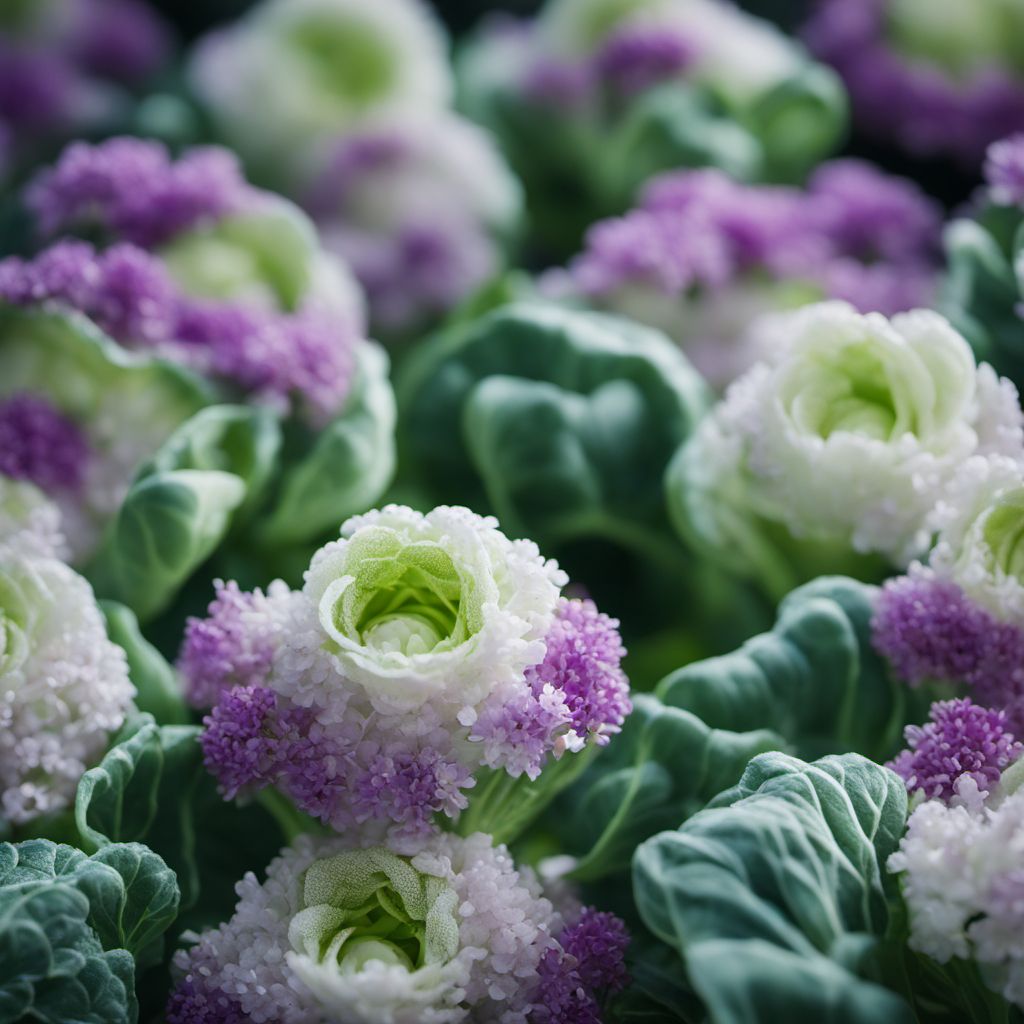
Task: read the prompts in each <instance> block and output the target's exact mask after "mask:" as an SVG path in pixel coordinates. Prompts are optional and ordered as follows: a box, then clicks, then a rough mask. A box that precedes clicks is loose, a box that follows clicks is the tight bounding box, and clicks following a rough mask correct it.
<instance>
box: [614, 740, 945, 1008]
mask: <svg viewBox="0 0 1024 1024" xmlns="http://www.w3.org/2000/svg"><path fill="white" fill-rule="evenodd" d="M906 815H907V794H906V789H905V787H904V784H903V782H902V780H901V779H900V778H899V777H898V776H896V775H895V774H894V773H892V772H891V771H889V770H888V769H887V768H884V767H882V766H880V765H878V764H874V763H873V762H871V761H868V760H866V759H865V758H863V757H860V756H859V755H856V754H846V755H842V756H829V757H825V758H822V759H820V760H819V761H816V762H814V763H813V764H807V763H805V762H803V761H800V760H798V759H796V758H793V757H790V756H788V755H786V754H782V753H768V754H763V755H761V756H759V757H757V758H755V759H754V760H753V761H752V762H751V763H750V765H749V766H748V768H747V770H746V771H745V772H744V774H743V777H742V779H741V780H740V782H739V783H738V784H737V785H736V786H735V787H734V788H732V789H730V790H728V791H726V792H725V793H723V794H721V796H719V797H717V798H716V799H715V800H713V801H712V802H711V804H710V805H709V807H708V808H707V809H705V810H703V811H701V812H700V813H698V814H696V815H694V816H693V817H692V818H690V819H689V820H688V821H686V822H685V823H684V824H683V825H682V826H681V827H680V828H679V829H678V830H677V831H674V832H664V833H662V834H661V835H658V836H655V837H654V838H652V839H649V840H647V841H646V842H645V843H643V844H642V845H641V846H640V847H639V849H638V850H637V853H636V856H635V858H634V861H633V891H634V896H635V898H636V905H637V909H638V911H639V913H640V916H641V918H642V919H643V921H644V924H645V925H646V927H647V928H648V929H649V930H650V931H651V932H652V933H653V934H654V935H655V936H657V938H658V939H660V940H661V941H662V942H664V943H665V944H666V945H667V946H668V947H669V948H670V949H671V950H672V951H673V952H674V954H675V956H676V958H677V959H676V975H677V976H678V975H683V974H685V978H686V979H687V981H688V982H689V985H690V987H691V988H692V989H693V991H694V992H695V993H696V994H697V995H698V996H699V998H700V1000H701V1001H702V1003H703V1005H704V1007H705V1008H706V1014H707V1016H706V1018H704V1019H707V1020H709V1021H711V1022H713V1024H740V1022H742V1024H752V1022H754V1024H756V1022H762V1021H763V1022H765V1024H767V1022H769V1021H772V1022H774V1021H779V1020H792V1021H796V1020H815V1021H835V1022H837V1024H838V1022H842V1024H874V1022H877V1021H882V1020H884V1021H887V1022H892V1024H903V1022H907V1024H909V1022H910V1021H913V1020H917V1019H921V1018H919V1017H916V1016H915V1015H914V1013H912V1011H911V1008H910V1005H909V1004H908V1002H907V1001H906V1000H904V999H903V998H902V997H901V996H900V995H898V994H897V993H896V992H894V991H891V990H890V988H888V987H886V984H885V983H886V982H887V981H889V980H895V979H889V978H887V977H886V971H887V969H888V968H889V964H888V963H887V959H888V954H889V948H888V945H887V941H886V940H887V933H888V932H889V930H890V927H891V926H893V925H896V926H898V920H899V914H898V913H897V914H895V915H893V914H892V913H891V911H890V905H889V904H890V900H892V899H894V898H895V887H894V882H893V880H892V879H891V878H890V877H889V876H887V874H886V868H885V864H886V861H887V859H888V857H889V855H890V854H891V853H892V852H894V850H895V849H896V847H897V845H898V843H899V840H900V837H901V835H902V833H903V829H904V825H905V821H906ZM659 991H660V989H659V988H658V987H657V986H650V987H649V988H648V993H647V994H648V995H649V996H650V997H652V998H653V999H654V1001H655V1002H658V1001H659V1000H658V996H659ZM939 1019H942V1018H939Z"/></svg>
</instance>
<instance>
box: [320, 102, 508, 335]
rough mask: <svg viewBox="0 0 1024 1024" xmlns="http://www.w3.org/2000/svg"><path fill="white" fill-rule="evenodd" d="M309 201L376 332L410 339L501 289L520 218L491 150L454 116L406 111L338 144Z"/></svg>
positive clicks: (360, 128)
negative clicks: (479, 294) (492, 286)
mask: <svg viewBox="0 0 1024 1024" xmlns="http://www.w3.org/2000/svg"><path fill="white" fill-rule="evenodd" d="M311 178H312V180H311V181H310V183H309V184H308V186H306V187H305V188H304V189H303V190H302V191H304V192H305V205H306V207H307V209H309V211H310V213H311V214H312V215H313V217H314V218H315V220H316V222H317V225H318V227H319V229H320V232H321V236H322V238H323V241H324V244H325V246H326V247H327V248H329V249H331V250H332V251H334V252H336V253H338V254H339V255H340V256H341V257H342V258H343V259H345V260H346V261H347V263H348V264H349V265H350V266H351V267H352V270H353V273H354V274H355V275H356V276H357V278H358V279H359V282H360V284H361V285H362V286H363V288H364V290H365V292H366V299H367V306H368V308H369V313H370V319H371V324H372V325H373V327H374V329H376V330H378V331H382V332H385V334H386V335H387V336H389V337H396V336H397V337H408V336H409V334H410V332H411V331H414V330H416V329H418V328H421V327H422V326H423V325H424V324H430V323H431V321H433V320H434V319H436V318H437V317H438V316H439V315H441V314H443V313H445V312H447V311H448V310H449V309H451V308H452V307H454V306H456V305H457V304H458V303H459V302H461V301H462V300H463V299H465V298H466V297H467V296H468V295H470V294H471V293H472V292H474V291H475V290H476V289H477V288H479V287H481V286H482V285H483V284H484V283H485V282H487V281H488V280H490V279H491V278H492V277H494V276H495V275H496V274H497V273H498V272H499V271H500V270H501V269H502V268H503V266H504V250H505V248H506V247H507V246H508V245H509V243H510V242H511V241H512V238H513V236H514V234H515V231H516V228H517V226H518V222H519V219H520V216H521V212H522V211H521V207H522V195H521V190H520V188H519V184H518V182H517V181H516V180H515V178H514V177H513V176H512V175H511V173H510V172H509V170H508V168H507V167H506V166H505V164H504V162H503V160H502V158H501V156H500V154H499V153H498V150H497V147H496V146H495V144H494V142H493V140H492V139H491V138H490V137H489V136H488V135H487V134H486V132H484V131H483V130H482V129H480V128H478V127H477V126H476V125H474V124H473V123H472V122H469V121H466V120H464V119H462V118H459V117H457V116H455V115H454V114H450V113H436V114H426V113H424V112H423V111H420V110H412V111H409V110H404V109H403V110H399V111H395V112H392V113H389V114H382V115H378V116H377V117H375V118H374V119H372V120H371V121H369V122H362V123H360V124H359V125H357V126H355V127H353V128H352V129H351V130H350V131H348V132H346V133H344V134H342V135H340V136H339V137H338V139H337V140H336V141H335V142H334V143H332V144H331V145H330V146H329V147H328V152H327V153H326V155H325V156H323V157H322V158H321V159H320V160H319V161H318V166H317V167H316V169H315V172H313V173H312V174H311Z"/></svg>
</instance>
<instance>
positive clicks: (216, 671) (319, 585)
mask: <svg viewBox="0 0 1024 1024" xmlns="http://www.w3.org/2000/svg"><path fill="white" fill-rule="evenodd" d="M371 552H375V554H373V555H370V553H371ZM484 553H486V557H481V556H483V555H484ZM364 558H366V559H367V560H365V561H364ZM389 563H390V565H391V566H392V567H393V572H394V580H395V584H394V587H390V586H388V585H387V584H386V580H387V579H388V573H386V572H385V571H384V566H386V565H388V564H389ZM420 565H422V568H420ZM428 566H429V567H430V570H429V572H426V571H425V570H426V569H427V567H428ZM364 573H368V574H369V575H366V576H365V580H366V584H367V588H368V589H367V590H366V592H365V593H363V594H361V595H358V594H357V593H356V591H357V590H358V589H359V588H360V586H361V584H362V579H363V574H364ZM445 574H450V579H448V578H446V576H445ZM403 580H408V581H411V582H409V583H408V584H406V583H401V582H400V581H403ZM471 580H472V581H473V582H472V583H471V582H470V581H471ZM343 581H347V582H343ZM375 581H376V582H375ZM382 581H384V582H382ZM564 582H565V577H564V574H562V573H561V572H560V571H559V570H557V568H556V567H555V566H554V564H553V563H546V562H544V560H543V559H541V558H540V556H539V554H538V553H537V550H536V547H535V546H533V545H531V544H528V543H527V542H522V541H519V542H511V541H508V540H507V539H506V538H505V537H504V536H503V535H502V534H501V533H500V532H499V531H498V530H497V528H496V524H495V523H494V521H493V520H487V519H482V518H481V517H478V516H475V515H473V514H472V513H470V512H468V511H467V510H465V509H445V508H441V509H435V510H434V511H433V512H431V513H430V514H429V515H427V516H421V515H419V514H418V513H413V512H412V511H411V510H409V509H401V508H396V507H390V508H388V509H385V510H384V511H383V512H380V513H372V514H370V515H368V516H364V517H358V518H357V519H356V520H353V521H352V522H350V523H349V524H346V526H345V527H344V528H343V540H342V541H340V542H336V543H335V544H332V545H328V546H327V547H326V548H324V549H323V550H322V551H321V552H320V553H319V554H318V555H316V556H315V557H314V559H313V563H312V565H311V568H310V570H309V572H308V573H307V576H306V586H305V588H304V590H302V591H295V592H293V591H290V590H289V589H288V588H287V587H285V586H284V585H283V584H281V583H277V584H274V585H273V586H272V587H271V588H270V590H269V591H268V592H267V594H266V595H264V594H262V593H260V592H254V593H251V594H246V593H242V592H240V591H239V590H238V589H237V587H235V586H234V585H231V584H228V585H223V584H219V585H218V594H217V597H216V599H215V600H214V602H213V603H212V604H211V605H210V609H209V612H210V614H209V617H208V618H206V619H193V620H191V621H190V623H189V624H188V627H187V631H186V637H185V642H184V645H183V648H182V653H181V656H180V658H179V667H180V668H181V670H182V674H183V677H184V679H185V681H186V685H187V687H188V693H189V697H190V700H191V701H192V702H193V703H194V704H196V705H197V706H204V707H210V706H211V705H212V711H211V712H210V714H209V715H208V716H207V718H206V720H205V730H204V733H203V737H202V743H203V749H204V753H205V757H206V763H207V765H208V767H209V768H210V770H211V771H212V772H213V773H214V774H215V775H216V776H217V778H218V779H219V780H220V783H221V786H222V789H223V790H224V792H225V794H226V795H227V796H234V795H235V794H237V793H239V792H244V791H251V790H254V789H259V788H262V787H263V786H267V785H274V786H276V787H278V788H279V789H280V790H282V791H283V792H285V793H286V794H288V795H289V796H290V797H291V798H292V799H293V800H294V802H295V803H296V804H297V805H298V806H299V807H300V808H301V809H303V810H304V811H306V812H307V813H310V814H312V815H314V816H316V817H318V818H320V819H321V820H322V821H324V822H325V823H327V824H329V825H330V826H331V827H333V828H335V829H338V830H344V829H351V828H355V827H357V826H358V827H359V828H360V829H361V830H362V834H363V835H364V836H365V838H366V841H367V842H375V841H379V840H380V838H381V837H382V836H384V835H387V836H389V837H390V838H391V839H393V840H395V841H398V842H406V843H408V842H412V841H415V840H416V839H417V838H418V837H420V836H422V835H423V834H425V833H426V832H428V831H429V830H430V828H431V826H432V820H433V818H434V816H435V815H437V814H442V815H446V816H449V817H453V818H454V817H457V816H458V814H459V812H460V811H461V810H463V809H464V808H465V806H466V803H467V798H466V794H465V792H464V791H465V790H468V789H469V788H471V787H472V786H473V784H474V777H475V774H476V773H477V772H478V771H479V770H480V769H481V768H492V769H498V770H502V771H506V772H508V773H509V774H510V775H511V776H513V777H518V776H520V775H523V774H525V775H527V776H528V777H529V778H531V779H534V778H536V777H537V776H538V775H539V774H540V773H541V771H542V769H543V767H544V765H545V763H546V762H547V761H548V760H549V759H550V758H552V757H554V758H558V757H561V756H563V755H567V754H571V753H575V752H577V751H579V750H580V749H582V748H583V747H584V746H585V745H587V744H588V743H590V742H593V743H597V744H603V743H606V742H607V741H608V738H609V737H610V735H612V734H613V733H615V732H617V731H618V730H619V728H620V727H621V725H622V722H623V721H624V719H625V716H626V715H627V714H628V712H629V710H630V701H629V688H628V682H627V680H626V677H625V675H624V674H623V671H622V668H621V665H620V662H621V660H622V657H623V656H624V654H625V650H624V648H623V646H622V641H621V639H620V637H619V634H618V630H617V623H616V622H615V621H614V620H612V619H609V618H608V617H607V616H606V615H603V614H602V613H600V612H599V611H598V610H597V608H596V607H595V606H594V605H593V603H592V602H590V601H587V600H578V599H570V598H565V597H561V596H560V595H559V588H560V586H561V585H563V584H564ZM488 593H491V594H492V598H487V597H486V596H485V595H487V594H488ZM349 600H352V601H355V604H354V605H351V608H352V610H353V619H352V621H353V626H352V628H351V630H349V631H347V632H342V630H344V629H345V628H346V627H345V621H346V617H347V615H348V613H349V607H350V606H349V604H348V603H347V602H348V601H349ZM335 602H337V603H335ZM477 602H479V603H477ZM377 608H379V609H380V610H381V612H382V614H380V615H379V617H375V618H370V619H368V618H367V616H368V615H370V614H371V613H370V611H369V609H377ZM453 608H454V609H457V611H456V612H455V613H454V616H453V612H452V609H453ZM359 609H363V611H359ZM339 623H340V624H339ZM410 711H414V712H415V714H413V715H410V713H409V712H410Z"/></svg>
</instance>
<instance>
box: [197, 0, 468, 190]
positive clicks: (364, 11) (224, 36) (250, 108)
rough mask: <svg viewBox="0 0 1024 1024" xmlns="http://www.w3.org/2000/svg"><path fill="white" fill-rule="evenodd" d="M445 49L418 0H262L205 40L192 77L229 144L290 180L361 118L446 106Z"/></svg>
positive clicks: (448, 85) (280, 179)
mask: <svg viewBox="0 0 1024 1024" xmlns="http://www.w3.org/2000/svg"><path fill="white" fill-rule="evenodd" d="M446 49H447V41H446V38H445V35H444V31H443V29H442V27H441V25H440V22H439V21H437V19H436V18H435V17H434V15H433V14H432V12H431V11H430V10H429V9H428V8H427V6H426V5H425V4H422V3H420V0H381V2H375V3H372V4H367V3H364V2H363V0H264V2H262V3H259V4H257V5H255V6H254V7H253V8H252V9H251V10H250V11H249V12H248V13H247V14H246V15H245V16H244V17H243V18H241V19H239V20H238V21H237V22H235V24H234V25H232V26H230V27H228V28H227V29H223V30H221V31H218V32H216V33H211V34H210V35H209V36H208V37H207V38H205V39H203V40H201V41H200V43H199V46H198V47H197V49H196V50H195V52H194V53H193V55H192V60H191V68H190V79H191V84H192V86H193V89H194V90H195V92H196V94H197V95H198V97H199V98H200V100H201V101H202V102H203V103H204V104H205V105H206V106H207V108H208V109H209V110H210V112H211V114H212V115H213V118H214V120H215V122H216V124H217V126H218V128H219V129H220V131H221V132H222V133H223V135H224V136H225V138H227V139H228V141H229V142H230V143H231V145H232V146H233V147H234V148H236V149H237V150H238V151H239V152H240V153H243V154H245V156H246V159H247V160H249V161H251V163H252V164H253V165H254V166H256V167H260V168H262V169H263V170H264V172H265V173H269V174H270V175H271V176H273V177H275V178H276V180H277V181H278V182H284V183H287V182H288V181H289V180H290V179H292V178H293V176H294V174H295V173H296V171H297V170H299V171H301V169H302V167H303V162H304V161H308V160H309V158H310V156H311V155H312V154H313V153H314V152H315V150H316V148H317V144H318V143H322V142H324V141H325V140H327V139H330V138H331V137H332V136H334V135H336V134H337V132H338V131H339V130H343V129H345V128H347V127H350V126H351V125H353V124H354V123H355V122H357V121H359V120H362V119H363V118H366V117H369V116H371V115H374V114H376V113H380V112H382V111H387V110H389V109H394V108H396V107H400V106H404V107H406V108H410V107H411V108H414V109H418V110H422V111H425V112H430V111H432V110H440V109H442V108H443V107H444V106H445V105H446V103H447V102H448V100H449V98H450V95H451V92H452V83H451V76H450V72H449V70H448V66H447V53H446ZM268 68H274V69H275V71H274V74H273V75H272V76H268V75H267V74H266V71H267V69H268Z"/></svg>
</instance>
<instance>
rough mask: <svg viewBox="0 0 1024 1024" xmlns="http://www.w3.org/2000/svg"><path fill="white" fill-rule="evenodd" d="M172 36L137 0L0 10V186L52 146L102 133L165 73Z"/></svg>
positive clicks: (74, 0) (61, 0)
mask: <svg viewBox="0 0 1024 1024" xmlns="http://www.w3.org/2000/svg"><path fill="white" fill-rule="evenodd" d="M171 49H172V47H171V33H170V29H169V26H168V25H166V24H165V23H164V21H163V20H162V19H161V17H160V16H159V15H158V14H157V13H156V11H155V10H154V9H153V7H152V6H150V5H149V4H146V3H143V2H140V0H40V2H39V3H29V4H22V3H12V4H7V5H5V8H4V10H3V11H0V181H4V180H6V179H8V178H9V177H10V178H16V177H18V176H19V175H20V174H21V173H24V172H25V171H26V170H27V169H28V168H31V166H32V163H33V161H35V160H39V159H40V158H42V157H43V156H44V155H45V153H46V151H47V149H48V148H49V147H50V146H52V145H53V143H54V142H59V141H61V140H65V139H67V138H70V137H72V136H74V135H76V134H80V133H88V132H96V131H102V130H109V128H110V126H111V125H113V124H115V123H117V122H118V120H120V119H122V118H123V117H124V113H125V108H126V107H128V106H130V105H131V102H132V98H133V96H132V94H133V93H135V92H137V91H138V90H139V89H140V87H142V86H144V85H146V84H147V83H149V82H150V81H151V80H152V79H153V77H154V76H155V75H156V74H157V73H158V72H159V71H160V70H162V69H163V68H164V66H165V65H166V64H167V62H168V58H169V57H170V55H171Z"/></svg>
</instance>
